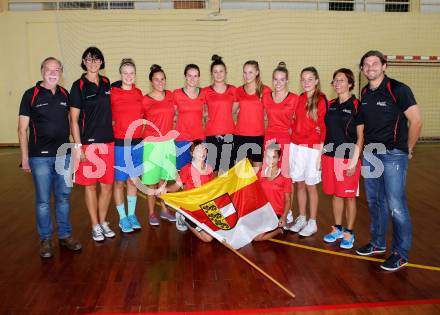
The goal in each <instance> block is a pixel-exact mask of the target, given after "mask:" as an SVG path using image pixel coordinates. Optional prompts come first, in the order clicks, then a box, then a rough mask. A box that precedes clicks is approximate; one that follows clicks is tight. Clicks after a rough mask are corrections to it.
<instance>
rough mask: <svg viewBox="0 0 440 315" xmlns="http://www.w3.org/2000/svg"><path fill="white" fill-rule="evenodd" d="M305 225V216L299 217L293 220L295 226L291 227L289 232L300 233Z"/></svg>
mask: <svg viewBox="0 0 440 315" xmlns="http://www.w3.org/2000/svg"><path fill="white" fill-rule="evenodd" d="M306 225H307V219H306V216H305V215H300V216H298V217H297V218H296V219H295V224H294V225H292V226H291V227H290V228H289V230H290V231H292V232H295V233H298V232H299V231H301V230H302V229H303V228H304V227H305V226H306Z"/></svg>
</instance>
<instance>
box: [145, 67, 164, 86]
mask: <svg viewBox="0 0 440 315" xmlns="http://www.w3.org/2000/svg"><path fill="white" fill-rule="evenodd" d="M157 72H162V74H163V76H164V78H165V79H166V78H167V76H166V75H165V72H164V71H163V69H162V67H161V66H159V65H157V64H153V65H151V67H150V74H149V75H148V79H150V82H151V81H153V76H154V74H155V73H157Z"/></svg>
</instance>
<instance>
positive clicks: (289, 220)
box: [283, 209, 294, 231]
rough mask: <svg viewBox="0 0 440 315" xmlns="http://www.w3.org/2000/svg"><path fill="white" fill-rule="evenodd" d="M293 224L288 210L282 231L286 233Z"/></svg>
mask: <svg viewBox="0 0 440 315" xmlns="http://www.w3.org/2000/svg"><path fill="white" fill-rule="evenodd" d="M293 224H294V222H293V215H292V210H290V209H289V212H287V217H286V224H284V226H283V229H284V230H286V231H288V230H289V229H290V227H291V226H292V225H293Z"/></svg>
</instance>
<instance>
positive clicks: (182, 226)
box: [176, 211, 188, 232]
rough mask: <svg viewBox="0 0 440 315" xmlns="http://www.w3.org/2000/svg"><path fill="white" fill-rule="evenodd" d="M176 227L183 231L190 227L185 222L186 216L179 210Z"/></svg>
mask: <svg viewBox="0 0 440 315" xmlns="http://www.w3.org/2000/svg"><path fill="white" fill-rule="evenodd" d="M176 229H177V230H178V231H181V232H185V231H186V230H188V227H187V226H186V223H185V216H183V215H181V214H180V213H179V212H177V211H176Z"/></svg>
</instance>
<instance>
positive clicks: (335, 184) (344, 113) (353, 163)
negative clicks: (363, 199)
mask: <svg viewBox="0 0 440 315" xmlns="http://www.w3.org/2000/svg"><path fill="white" fill-rule="evenodd" d="M332 85H333V88H334V89H335V91H336V93H337V95H338V97H337V98H335V99H333V100H331V101H330V102H329V105H328V109H327V113H326V115H325V125H326V130H327V132H326V137H325V142H324V149H323V152H324V154H323V155H322V190H323V191H324V193H325V194H327V195H333V201H332V203H333V215H334V218H335V225H334V226H332V231H331V232H330V233H329V234H327V235H325V236H324V241H325V242H327V243H333V242H335V241H337V240H338V239H342V241H341V243H340V247H341V248H344V249H350V248H352V247H353V243H354V234H353V225H354V221H355V218H356V197H357V196H358V195H359V177H360V174H361V163H360V160H359V155H360V152H361V148H362V146H363V142H364V136H363V126H357V123H356V116H357V113H358V105H359V101H358V99H357V98H356V96H354V95H353V94H351V91H352V90H353V88H354V75H353V72H352V71H351V70H350V69H346V68H342V69H339V70H336V71H335V73H334V74H333V81H332ZM344 206H345V208H346V211H347V214H346V217H347V226H346V228H343V227H342V214H343V212H344Z"/></svg>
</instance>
